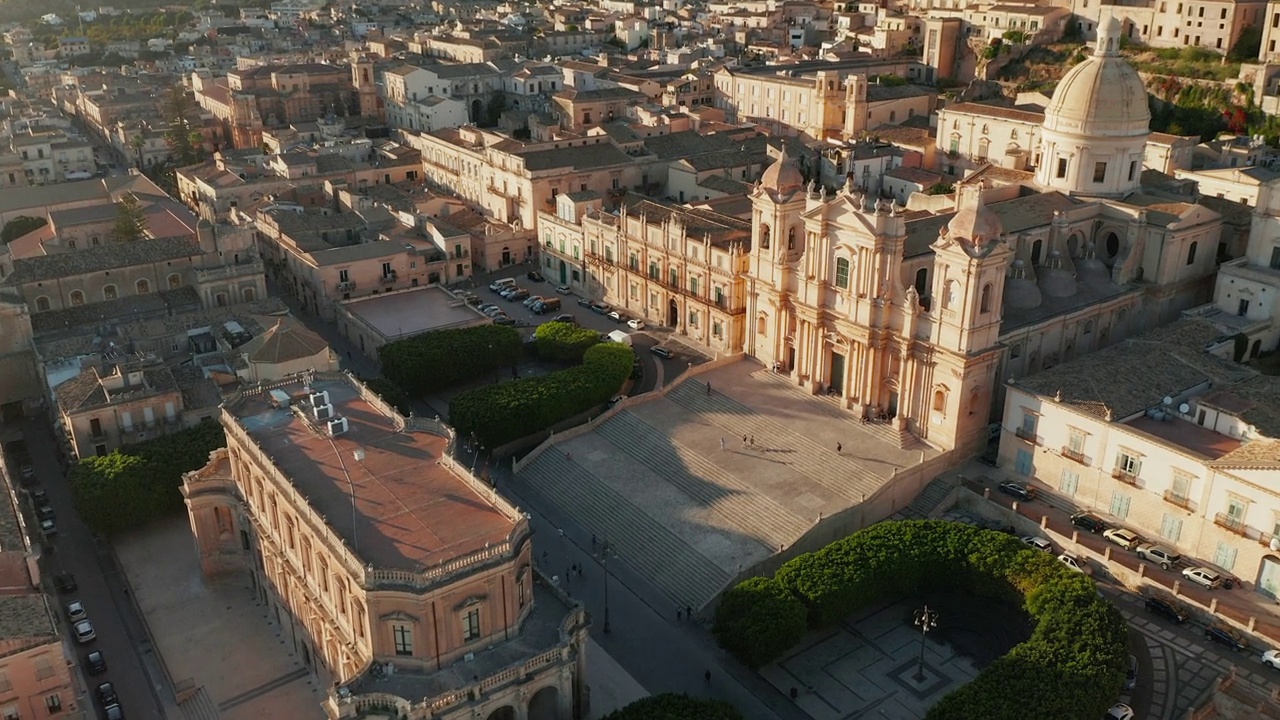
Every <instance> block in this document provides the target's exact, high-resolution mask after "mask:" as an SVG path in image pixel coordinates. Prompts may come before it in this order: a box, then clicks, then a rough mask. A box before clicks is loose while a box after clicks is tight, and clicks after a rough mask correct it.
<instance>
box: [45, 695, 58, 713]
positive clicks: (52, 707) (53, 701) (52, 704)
mask: <svg viewBox="0 0 1280 720" xmlns="http://www.w3.org/2000/svg"><path fill="white" fill-rule="evenodd" d="M44 706H45V707H47V708H49V714H50V715H52V714H54V713H56V712H62V698H60V697H58V693H54V694H52V695H47V696H45V699H44Z"/></svg>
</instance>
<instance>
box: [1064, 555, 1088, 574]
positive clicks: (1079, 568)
mask: <svg viewBox="0 0 1280 720" xmlns="http://www.w3.org/2000/svg"><path fill="white" fill-rule="evenodd" d="M1058 559H1059V560H1061V561H1062V564H1063V565H1066V566H1067V567H1069V568H1071V569H1072V570H1075V571H1076V572H1082V573H1084V574H1085V575H1088V574H1089V569H1088V568H1089V566H1088V565H1086V564H1085V561H1084V560H1081V559H1080V558H1078V557H1076V556H1075V555H1072V554H1071V553H1062V554H1061V555H1059V556H1058Z"/></svg>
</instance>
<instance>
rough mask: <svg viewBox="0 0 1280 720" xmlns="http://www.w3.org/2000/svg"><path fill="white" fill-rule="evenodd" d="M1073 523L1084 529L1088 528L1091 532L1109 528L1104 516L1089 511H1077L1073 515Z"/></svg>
mask: <svg viewBox="0 0 1280 720" xmlns="http://www.w3.org/2000/svg"><path fill="white" fill-rule="evenodd" d="M1071 524H1072V525H1075V526H1076V527H1078V528H1080V529H1082V530H1088V531H1089V532H1091V533H1100V532H1102V531H1103V530H1106V529H1107V524H1106V523H1105V522H1103V521H1102V518H1100V517H1098V516H1097V515H1091V514H1089V513H1076V514H1075V515H1072V516H1071Z"/></svg>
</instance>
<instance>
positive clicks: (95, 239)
mask: <svg viewBox="0 0 1280 720" xmlns="http://www.w3.org/2000/svg"><path fill="white" fill-rule="evenodd" d="M89 244H90V245H92V246H93V247H98V246H99V245H101V244H102V241H101V240H99V239H98V236H97V235H94V236H93V237H91V238H89Z"/></svg>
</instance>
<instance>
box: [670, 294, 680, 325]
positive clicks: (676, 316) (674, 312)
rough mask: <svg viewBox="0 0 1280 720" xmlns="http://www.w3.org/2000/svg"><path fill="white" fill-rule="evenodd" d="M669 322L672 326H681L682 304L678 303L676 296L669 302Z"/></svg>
mask: <svg viewBox="0 0 1280 720" xmlns="http://www.w3.org/2000/svg"><path fill="white" fill-rule="evenodd" d="M667 324H668V325H670V326H671V327H679V326H680V306H678V305H676V299H675V298H671V301H670V302H668V303H667Z"/></svg>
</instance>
